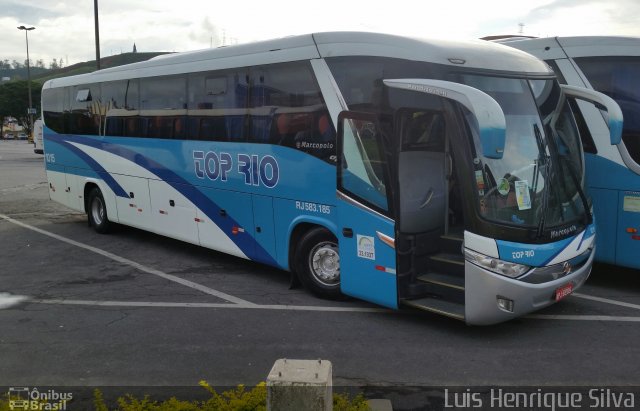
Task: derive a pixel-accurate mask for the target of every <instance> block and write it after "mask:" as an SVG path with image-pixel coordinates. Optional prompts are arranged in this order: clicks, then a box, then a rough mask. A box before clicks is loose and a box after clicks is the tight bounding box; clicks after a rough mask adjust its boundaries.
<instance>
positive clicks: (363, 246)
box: [356, 234, 376, 260]
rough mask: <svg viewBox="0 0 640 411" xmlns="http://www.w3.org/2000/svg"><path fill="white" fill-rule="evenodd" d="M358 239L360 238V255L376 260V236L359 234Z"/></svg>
mask: <svg viewBox="0 0 640 411" xmlns="http://www.w3.org/2000/svg"><path fill="white" fill-rule="evenodd" d="M356 239H357V240H358V257H360V258H366V259H367V260H375V259H376V246H375V240H374V238H373V237H369V236H366V235H360V234H358V235H357V236H356Z"/></svg>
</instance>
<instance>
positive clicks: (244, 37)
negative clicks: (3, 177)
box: [0, 0, 640, 66]
mask: <svg viewBox="0 0 640 411" xmlns="http://www.w3.org/2000/svg"><path fill="white" fill-rule="evenodd" d="M93 3H94V2H93V0H0V59H2V60H5V59H8V60H9V61H12V60H14V59H15V60H18V61H20V62H24V61H25V59H26V45H25V34H24V33H25V32H24V31H20V30H18V29H17V28H16V27H17V26H20V25H25V26H33V27H36V29H35V30H33V31H30V32H29V57H30V58H31V61H32V62H35V61H36V60H38V59H42V60H44V62H45V65H46V66H48V65H49V63H50V62H51V61H52V60H53V59H54V58H55V59H57V60H58V61H59V60H60V59H64V61H65V65H66V66H68V65H71V64H75V63H79V62H82V61H87V60H93V59H95V37H94V7H93ZM98 10H99V18H100V53H101V56H102V57H106V56H110V55H114V54H120V53H123V52H129V51H131V50H132V49H133V44H134V43H135V44H136V46H137V50H138V51H139V52H146V51H189V50H199V49H204V48H209V47H212V46H213V47H217V46H220V45H223V44H225V45H228V44H234V43H246V42H251V41H256V40H264V39H271V38H277V37H284V36H289V35H295V34H304V33H311V32H318V31H334V30H348V31H375V32H383V33H392V34H398V35H406V36H412V37H434V38H449V39H456V40H460V39H473V38H479V37H484V36H488V35H498V34H518V32H519V31H520V27H519V24H520V23H522V24H524V26H523V28H522V33H523V34H524V35H529V36H537V37H547V36H573V35H576V36H579V35H629V36H640V22H639V21H638V16H640V1H638V0H485V1H482V0H437V1H435V0H392V1H386V2H379V1H375V0H373V1H372V0H367V1H365V0H316V1H304V0H298V1H291V0H272V1H270V2H266V1H264V0H260V1H258V0H232V1H220V0H207V1H202V0H177V1H176V0H98Z"/></svg>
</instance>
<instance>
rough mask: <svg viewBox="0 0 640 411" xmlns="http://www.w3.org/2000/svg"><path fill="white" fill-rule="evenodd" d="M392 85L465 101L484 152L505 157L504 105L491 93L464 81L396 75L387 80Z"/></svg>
mask: <svg viewBox="0 0 640 411" xmlns="http://www.w3.org/2000/svg"><path fill="white" fill-rule="evenodd" d="M384 84H385V85H387V86H388V87H393V88H399V89H403V90H410V91H417V92H421V93H427V94H433V95H436V96H438V97H442V98H446V99H449V100H453V101H456V102H458V103H460V104H462V105H463V106H464V107H465V108H466V109H467V110H469V111H470V112H471V114H473V117H474V118H475V119H476V121H477V122H478V132H479V133H480V144H481V145H482V155H483V156H485V157H487V158H496V159H500V158H502V155H503V154H504V144H505V140H506V134H505V129H506V120H505V118H504V113H503V112H502V108H501V107H500V105H499V104H498V102H497V101H495V100H494V99H493V97H491V96H490V95H488V94H487V93H485V92H483V91H480V90H478V89H477V88H474V87H470V86H467V85H464V84H460V83H454V82H451V81H444V80H427V79H393V80H384Z"/></svg>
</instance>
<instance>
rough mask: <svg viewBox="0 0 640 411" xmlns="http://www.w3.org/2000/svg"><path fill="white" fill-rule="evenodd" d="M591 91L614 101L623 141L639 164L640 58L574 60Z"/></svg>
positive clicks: (587, 58)
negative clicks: (619, 111) (621, 120)
mask: <svg viewBox="0 0 640 411" xmlns="http://www.w3.org/2000/svg"><path fill="white" fill-rule="evenodd" d="M574 60H575V61H576V63H577V64H578V66H579V67H580V69H581V70H582V72H583V73H584V74H585V75H586V76H587V79H588V80H589V82H590V83H591V85H592V86H593V88H594V89H595V90H597V91H600V92H601V93H604V94H606V95H608V96H609V97H611V98H613V99H614V100H615V101H616V102H617V103H618V104H619V105H620V108H621V109H622V114H623V116H624V123H623V129H622V140H623V141H624V144H625V146H626V147H627V150H628V151H629V154H630V155H631V157H632V158H633V159H634V160H635V162H636V163H639V164H640V57H581V58H576V59H574Z"/></svg>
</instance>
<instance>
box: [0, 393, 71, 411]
mask: <svg viewBox="0 0 640 411" xmlns="http://www.w3.org/2000/svg"><path fill="white" fill-rule="evenodd" d="M7 394H8V397H9V409H10V410H25V411H26V410H38V411H46V410H48V411H64V410H66V409H67V403H68V402H69V401H71V400H72V399H73V394H72V393H70V392H58V391H56V390H53V389H50V390H46V391H39V390H38V389H37V388H29V387H10V388H9V392H8V393H7Z"/></svg>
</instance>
